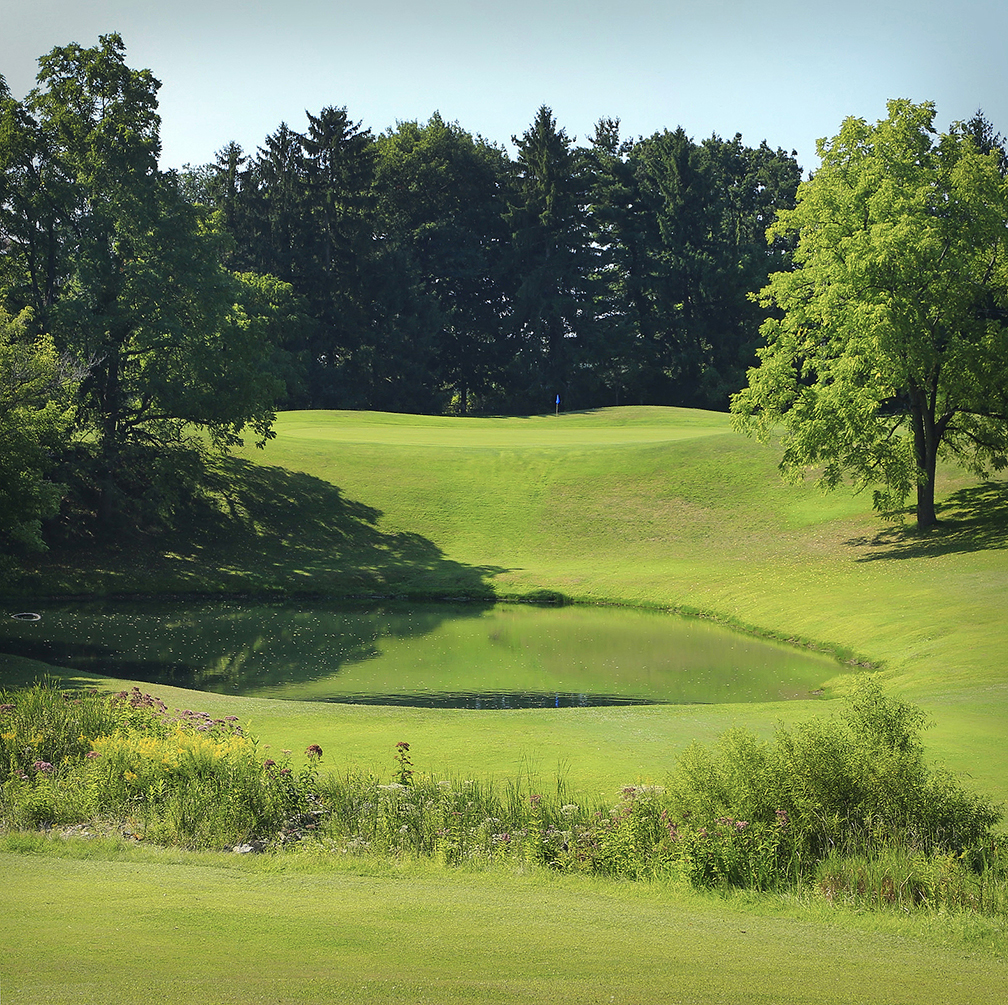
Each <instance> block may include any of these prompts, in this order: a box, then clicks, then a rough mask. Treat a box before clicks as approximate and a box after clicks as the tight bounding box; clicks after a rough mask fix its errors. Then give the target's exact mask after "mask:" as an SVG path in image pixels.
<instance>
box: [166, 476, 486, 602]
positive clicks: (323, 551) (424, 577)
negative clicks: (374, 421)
mask: <svg viewBox="0 0 1008 1005" xmlns="http://www.w3.org/2000/svg"><path fill="white" fill-rule="evenodd" d="M202 482H203V485H202V488H203V490H202V492H201V494H200V496H199V497H198V498H197V499H196V500H194V503H193V505H192V506H191V507H189V508H188V515H187V518H186V519H185V521H184V522H181V523H180V524H179V526H178V531H180V532H183V533H181V534H179V535H178V536H180V537H182V538H183V539H184V540H185V541H186V542H187V543H188V548H186V549H183V550H181V551H180V550H179V548H178V547H176V548H175V549H174V551H173V554H174V555H175V556H177V560H178V562H179V563H180V564H185V562H190V563H195V564H198V565H199V566H201V567H203V568H202V570H199V571H198V574H200V575H204V574H205V571H206V567H207V566H208V565H211V564H212V563H214V562H216V563H217V567H219V568H220V569H221V570H222V571H223V572H225V573H227V574H230V575H238V576H239V577H242V578H248V579H249V580H250V581H255V580H257V579H259V580H262V581H263V585H269V586H275V587H278V588H282V589H283V590H284V591H285V592H300V593H320V594H327V595H338V596H372V595H376V596H386V595H410V594H414V593H416V594H425V595H430V594H437V595H441V596H453V597H464V598H467V599H476V598H484V599H487V600H491V599H493V597H494V591H493V588H492V586H491V583H490V579H491V578H492V577H493V576H494V575H495V574H497V573H500V572H502V571H504V570H503V569H501V568H499V567H491V566H483V567H476V566H469V565H465V564H463V563H461V562H456V561H454V560H452V559H449V558H446V557H445V555H444V553H443V552H442V551H441V549H440V548H439V547H438V546H437V545H436V544H434V542H433V541H430V540H428V539H427V538H425V537H423V536H421V535H420V534H414V533H410V532H407V531H393V532H389V531H384V530H381V529H380V528H379V526H378V524H379V520H380V518H381V516H382V513H381V511H380V510H378V509H376V508H374V507H373V506H368V505H366V504H365V503H362V502H358V501H355V500H351V499H347V498H346V497H345V496H344V495H343V493H342V492H341V491H340V489H339V488H338V487H337V486H335V485H332V484H330V483H329V482H327V481H324V480H322V479H321V478H316V477H315V476H313V475H309V474H305V473H304V472H300V471H291V470H288V469H287V468H281V467H270V466H266V465H261V464H255V463H252V462H250V461H247V460H245V459H243V458H238V457H231V456H225V457H223V458H220V459H218V460H217V461H215V462H214V463H213V464H212V465H209V466H208V467H207V469H206V471H205V473H204V477H203V480H202Z"/></svg>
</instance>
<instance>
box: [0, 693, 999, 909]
mask: <svg viewBox="0 0 1008 1005" xmlns="http://www.w3.org/2000/svg"><path fill="white" fill-rule="evenodd" d="M922 728H923V717H922V716H921V715H920V713H919V711H918V710H917V709H915V708H914V707H913V706H909V705H906V704H904V703H902V702H900V701H898V700H896V699H893V698H889V697H886V696H885V695H883V694H882V692H881V691H880V690H879V689H878V687H877V686H876V685H875V684H874V683H872V681H871V680H868V679H866V680H864V681H862V682H861V684H860V685H859V686H858V687H857V688H856V689H855V692H854V694H853V697H852V698H851V700H850V702H849V703H848V708H847V711H846V713H845V715H844V716H843V717H841V718H839V719H834V720H815V721H813V722H810V723H806V724H804V725H802V726H799V727H798V728H796V729H795V730H794V731H793V732H788V731H786V730H784V729H783V728H782V729H779V730H778V732H777V735H776V736H775V738H774V739H773V741H771V742H768V743H764V742H760V741H758V740H757V739H756V738H755V737H754V736H753V735H752V734H750V733H748V732H746V731H744V730H731V731H729V732H728V733H726V734H725V735H724V736H723V737H722V738H721V740H720V741H719V742H718V744H717V745H716V746H715V747H713V748H711V749H708V748H704V747H701V746H699V745H693V746H691V747H689V748H687V750H686V751H685V752H684V753H683V754H682V756H681V757H680V758H679V760H678V762H677V764H676V765H675V767H674V769H673V770H672V772H671V773H670V776H669V778H668V781H667V784H666V785H665V786H645V785H631V786H626V787H625V788H624V789H623V790H622V792H621V793H620V796H619V798H618V799H617V800H616V802H615V804H613V803H611V802H609V801H604V800H601V799H586V798H584V797H583V796H575V795H574V794H573V793H571V792H570V791H569V789H568V787H567V782H566V777H565V774H564V772H563V771H562V770H560V771H558V774H557V779H556V785H555V786H549V787H544V786H542V785H541V784H540V783H539V781H538V779H537V778H536V777H535V775H534V774H533V773H532V772H531V771H529V770H525V771H523V772H522V773H521V774H520V775H519V777H518V778H517V779H514V780H509V781H506V782H504V783H494V782H492V781H479V780H476V779H472V778H462V779H459V778H436V777H433V776H431V775H427V774H423V773H418V772H415V771H414V769H413V765H412V762H411V760H410V757H409V750H410V748H409V744H408V743H406V742H405V741H401V742H399V743H397V744H396V747H395V755H394V769H393V775H392V780H391V781H388V782H385V781H383V780H382V779H380V778H379V777H377V776H375V775H371V774H365V773H362V772H360V771H357V770H354V769H348V770H346V771H345V772H344V773H343V774H335V773H329V774H327V775H324V776H322V775H321V774H320V767H321V762H322V756H323V755H322V748H321V747H319V746H318V745H317V744H311V745H310V746H309V747H308V748H307V749H306V750H305V757H306V763H305V764H304V765H303V766H302V767H301V768H300V769H297V770H295V768H294V767H292V765H291V763H290V752H289V751H285V752H284V755H283V758H282V759H281V760H280V761H275V760H274V759H273V758H266V759H265V760H261V759H260V757H259V754H258V752H257V747H256V742H255V740H254V738H252V737H249V736H247V735H246V734H245V732H244V731H243V730H242V729H241V728H240V726H239V725H238V723H237V721H236V720H235V719H234V718H233V717H229V718H226V719H212V718H210V717H209V716H206V715H203V714H201V713H196V712H193V711H191V710H184V711H181V712H180V711H170V710H169V709H168V708H167V707H166V706H165V705H164V704H163V703H162V702H160V701H159V700H158V699H156V698H152V697H151V696H149V695H144V694H142V693H141V692H140V691H139V690H138V689H134V690H133V691H132V692H123V693H121V694H119V695H115V696H112V697H111V698H108V697H105V696H101V695H98V694H96V693H89V694H86V695H83V696H79V697H78V696H74V695H67V694H63V693H62V692H60V691H58V690H57V689H56V688H55V687H54V686H53V685H51V684H44V685H38V686H36V687H35V688H30V689H27V690H24V691H18V692H13V693H10V694H6V693H0V730H2V732H0V770H2V775H0V780H2V790H0V821H2V824H3V826H4V827H5V828H8V829H16V828H38V827H46V826H55V825H67V824H74V825H76V824H82V823H94V824H101V823H102V822H105V823H106V824H107V823H109V822H112V824H114V826H116V827H121V828H122V830H123V832H124V833H125V834H127V835H129V836H132V837H135V838H138V839H147V840H151V841H156V842H159V843H164V844H176V845H180V846H183V847H188V848H196V847H205V848H224V847H229V846H234V847H240V848H242V849H243V850H261V849H264V848H267V847H271V846H272V847H274V848H279V847H281V846H283V845H284V844H287V843H289V842H291V841H297V840H301V839H305V838H309V837H310V838H312V839H314V840H316V841H317V842H318V843H319V845H320V846H321V847H323V848H328V849H330V850H331V851H333V852H335V853H338V854H344V855H372V856H383V857H404V856H406V857H414V858H428V859H433V860H436V861H440V862H442V863H444V864H446V865H449V866H457V865H463V864H481V863H486V864H489V863H492V862H501V861H511V862H514V863H515V864H520V865H523V866H537V867H545V868H549V869H553V870H556V871H559V872H565V873H570V872H583V873H589V874H602V875H607V876H612V877H617V878H624V879H635V880H641V879H645V880H646V879H655V878H663V879H678V880H681V881H684V882H687V883H689V884H690V885H692V886H694V887H697V888H712V887H722V888H726V887H736V888H746V889H752V890H756V891H768V890H791V891H796V890H798V891H802V890H813V891H816V892H817V893H818V894H819V895H822V896H823V897H825V898H826V899H827V900H829V901H830V902H832V903H857V904H863V905H868V906H872V907H882V908H892V909H898V910H940V911H971V912H979V913H996V914H1003V913H1005V912H1006V910H1008V854H1006V852H1005V848H1004V846H1003V845H1002V844H1001V843H1000V842H999V839H998V838H997V837H996V836H995V835H994V832H993V827H994V825H995V824H996V823H997V822H998V820H999V819H1000V814H999V813H998V811H997V810H996V809H995V808H994V807H993V806H992V805H991V804H990V803H989V802H988V801H986V800H984V799H982V798H980V797H978V796H975V795H972V794H970V793H967V792H966V791H964V790H963V789H962V788H961V787H960V785H959V783H958V782H957V781H956V780H955V779H954V778H953V777H952V776H950V775H948V774H946V773H943V772H940V771H935V770H933V769H931V768H930V767H928V766H927V765H926V764H925V762H924V759H923V747H922V745H921V743H920V731H921V729H922Z"/></svg>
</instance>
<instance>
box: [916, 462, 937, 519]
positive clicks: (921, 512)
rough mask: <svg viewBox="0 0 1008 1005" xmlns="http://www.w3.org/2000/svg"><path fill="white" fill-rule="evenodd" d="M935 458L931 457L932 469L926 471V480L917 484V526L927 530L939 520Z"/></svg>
mask: <svg viewBox="0 0 1008 1005" xmlns="http://www.w3.org/2000/svg"><path fill="white" fill-rule="evenodd" d="M934 461H935V459H934V458H933V457H932V458H931V470H930V471H928V472H925V478H924V481H922V482H919V483H918V484H917V528H918V530H927V529H928V527H933V526H934V525H935V524H936V523H937V522H938V517H937V516H936V515H935V504H934V483H935V475H934V468H935V464H934Z"/></svg>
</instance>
